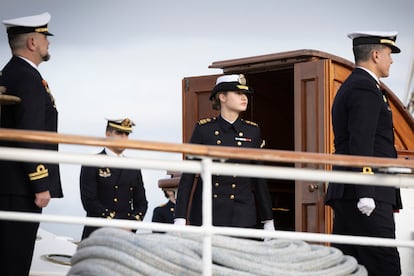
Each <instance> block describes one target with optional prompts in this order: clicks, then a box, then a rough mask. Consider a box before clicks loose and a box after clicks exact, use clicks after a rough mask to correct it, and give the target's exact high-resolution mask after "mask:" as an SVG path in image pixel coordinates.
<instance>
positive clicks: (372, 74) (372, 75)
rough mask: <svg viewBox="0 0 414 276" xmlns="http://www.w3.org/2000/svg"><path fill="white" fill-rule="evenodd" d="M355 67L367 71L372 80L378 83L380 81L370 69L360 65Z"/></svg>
mask: <svg viewBox="0 0 414 276" xmlns="http://www.w3.org/2000/svg"><path fill="white" fill-rule="evenodd" d="M357 68H359V69H362V70H364V71H365V72H367V73H368V74H370V76H371V77H373V78H374V80H375V81H376V82H377V84H378V85H379V84H380V83H381V82H380V80H379V78H378V77H377V76H376V75H375V74H374V73H373V72H372V71H371V70H369V69H367V68H365V67H362V66H357Z"/></svg>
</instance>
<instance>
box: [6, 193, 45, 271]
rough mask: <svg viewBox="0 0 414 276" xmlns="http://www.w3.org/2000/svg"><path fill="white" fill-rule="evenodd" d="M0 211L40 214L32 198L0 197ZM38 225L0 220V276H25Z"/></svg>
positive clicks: (30, 262) (28, 269)
mask: <svg viewBox="0 0 414 276" xmlns="http://www.w3.org/2000/svg"><path fill="white" fill-rule="evenodd" d="M0 210H2V211H18V212H32V213H41V211H42V209H41V208H38V207H37V206H36V205H35V204H34V198H32V197H20V196H5V195H0ZM38 228H39V223H37V222H35V223H33V222H20V221H6V220H0V275H2V276H3V275H4V276H27V275H29V271H30V266H31V264H32V257H33V250H34V245H35V241H36V234H37V229H38Z"/></svg>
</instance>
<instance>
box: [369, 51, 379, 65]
mask: <svg viewBox="0 0 414 276" xmlns="http://www.w3.org/2000/svg"><path fill="white" fill-rule="evenodd" d="M379 56H380V54H379V51H378V50H372V52H371V59H372V61H373V62H374V63H378V59H379Z"/></svg>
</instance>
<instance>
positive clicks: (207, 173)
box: [201, 158, 213, 276]
mask: <svg viewBox="0 0 414 276" xmlns="http://www.w3.org/2000/svg"><path fill="white" fill-rule="evenodd" d="M212 163H213V162H212V159H211V158H203V159H202V161H201V178H202V180H203V207H202V208H203V225H202V227H203V230H204V234H203V235H204V237H203V275H204V276H210V275H213V273H212V262H213V261H212V231H211V230H212V225H213V223H212V222H213V219H212V216H213V204H212V186H211V165H212Z"/></svg>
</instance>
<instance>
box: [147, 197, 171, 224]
mask: <svg viewBox="0 0 414 276" xmlns="http://www.w3.org/2000/svg"><path fill="white" fill-rule="evenodd" d="M163 192H164V196H165V197H166V198H167V199H168V202H166V203H164V204H162V205H160V206H157V207H155V208H154V211H153V213H152V222H160V223H174V211H175V202H176V200H175V190H173V189H165V190H163Z"/></svg>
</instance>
